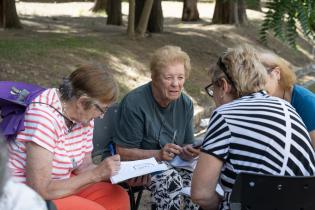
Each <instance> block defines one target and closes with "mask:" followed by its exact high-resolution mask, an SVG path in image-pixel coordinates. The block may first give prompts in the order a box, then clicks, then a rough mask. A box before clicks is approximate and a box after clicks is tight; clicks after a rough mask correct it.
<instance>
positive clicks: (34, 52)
mask: <svg viewBox="0 0 315 210" xmlns="http://www.w3.org/2000/svg"><path fill="white" fill-rule="evenodd" d="M98 46H99V45H98V42H97V40H96V39H95V37H71V36H69V35H68V36H64V35H56V36H46V37H45V38H41V37H36V38H11V37H8V38H4V39H2V40H1V41H0V57H1V58H2V59H7V60H10V61H12V60H21V61H24V60H27V59H28V58H29V57H30V56H32V57H33V56H45V55H47V54H48V53H49V51H51V50H55V49H58V50H62V49H74V50H80V49H82V48H86V49H91V53H93V51H96V49H98ZM92 50H93V51H92ZM102 50H104V49H102Z"/></svg>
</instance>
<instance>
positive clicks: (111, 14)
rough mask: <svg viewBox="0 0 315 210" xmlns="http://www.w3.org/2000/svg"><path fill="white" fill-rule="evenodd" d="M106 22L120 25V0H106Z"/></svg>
mask: <svg viewBox="0 0 315 210" xmlns="http://www.w3.org/2000/svg"><path fill="white" fill-rule="evenodd" d="M106 7H107V15H108V17H107V24H108V25H122V15H121V0H107V5H106Z"/></svg>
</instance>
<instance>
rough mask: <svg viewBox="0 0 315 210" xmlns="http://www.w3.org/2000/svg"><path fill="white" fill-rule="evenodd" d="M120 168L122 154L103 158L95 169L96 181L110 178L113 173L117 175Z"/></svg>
mask: <svg viewBox="0 0 315 210" xmlns="http://www.w3.org/2000/svg"><path fill="white" fill-rule="evenodd" d="M119 169H120V156H119V155H114V156H110V157H108V158H106V159H105V160H103V161H102V162H101V163H100V164H99V165H97V167H96V168H95V169H94V172H95V175H96V180H95V181H96V182H99V181H104V180H109V178H110V177H111V176H113V175H116V174H117V173H118V171H119Z"/></svg>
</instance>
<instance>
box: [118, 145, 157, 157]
mask: <svg viewBox="0 0 315 210" xmlns="http://www.w3.org/2000/svg"><path fill="white" fill-rule="evenodd" d="M117 152H118V154H119V155H120V156H121V158H122V160H141V159H146V158H151V157H154V158H155V159H156V160H158V161H160V159H161V158H160V155H159V152H160V150H143V149H136V148H132V149H128V148H123V147H120V146H118V145H117Z"/></svg>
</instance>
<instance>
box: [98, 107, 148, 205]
mask: <svg viewBox="0 0 315 210" xmlns="http://www.w3.org/2000/svg"><path fill="white" fill-rule="evenodd" d="M118 106H119V105H118V104H113V105H112V106H110V107H109V109H108V110H107V112H106V114H105V115H104V117H103V118H102V119H101V118H98V119H95V121H94V131H93V145H94V149H93V152H92V156H93V159H94V162H96V163H97V162H100V161H102V160H104V159H105V158H106V157H109V156H110V155H111V152H110V149H109V144H113V146H114V147H115V144H114V142H113V140H114V136H115V129H114V128H115V127H114V126H115V120H116V117H117V110H118ZM98 157H100V158H98ZM95 159H96V160H95ZM120 185H121V186H122V187H124V188H125V189H127V191H128V194H129V197H130V207H131V210H137V209H138V208H139V206H140V201H141V197H142V192H143V190H144V187H143V186H139V187H131V186H129V185H128V184H127V183H124V182H123V183H120ZM136 193H137V196H136V195H135V194H136Z"/></svg>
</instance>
